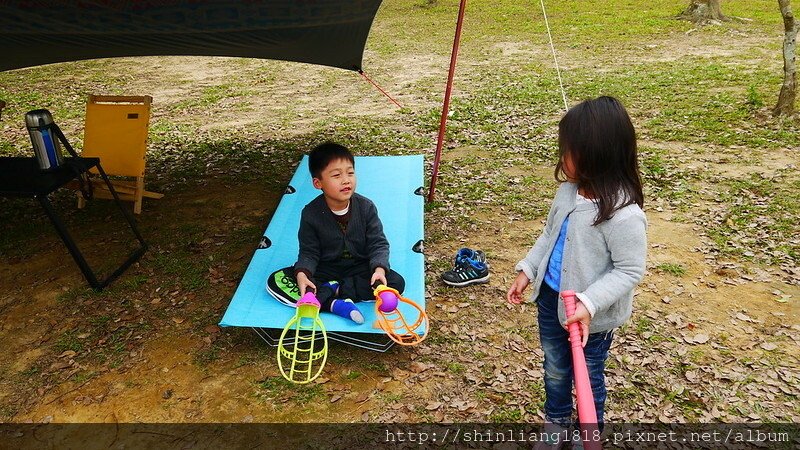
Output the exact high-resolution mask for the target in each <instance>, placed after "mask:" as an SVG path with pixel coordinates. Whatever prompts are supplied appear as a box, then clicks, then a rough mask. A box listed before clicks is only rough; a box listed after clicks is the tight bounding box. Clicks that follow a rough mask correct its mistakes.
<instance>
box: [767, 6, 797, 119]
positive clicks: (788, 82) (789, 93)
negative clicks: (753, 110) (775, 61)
mask: <svg viewBox="0 0 800 450" xmlns="http://www.w3.org/2000/svg"><path fill="white" fill-rule="evenodd" d="M778 5H780V7H781V15H782V16H783V30H784V35H783V85H782V86H781V93H780V95H779V96H778V104H777V105H775V108H774V109H773V110H772V113H773V114H774V115H776V116H780V115H786V116H790V115H792V114H793V113H794V101H795V97H796V90H795V87H796V78H797V71H796V66H795V54H796V52H795V47H796V44H797V28H798V26H797V22H796V21H795V20H794V14H792V7H791V5H790V4H789V0H778Z"/></svg>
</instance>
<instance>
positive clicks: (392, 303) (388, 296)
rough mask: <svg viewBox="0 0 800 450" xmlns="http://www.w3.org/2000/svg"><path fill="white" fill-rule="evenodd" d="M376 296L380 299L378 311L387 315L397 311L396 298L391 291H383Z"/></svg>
mask: <svg viewBox="0 0 800 450" xmlns="http://www.w3.org/2000/svg"><path fill="white" fill-rule="evenodd" d="M378 296H379V297H380V298H381V305H380V306H378V309H380V310H381V311H383V312H385V313H388V312H392V311H394V310H395V309H397V296H396V295H394V292H392V291H383V292H381V293H380V294H378Z"/></svg>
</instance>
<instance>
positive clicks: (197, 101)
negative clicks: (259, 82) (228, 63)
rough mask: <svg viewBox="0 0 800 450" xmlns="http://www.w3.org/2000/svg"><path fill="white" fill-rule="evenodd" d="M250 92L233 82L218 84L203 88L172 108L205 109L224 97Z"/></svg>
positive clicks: (242, 95) (233, 96) (244, 95)
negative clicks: (192, 96) (197, 93)
mask: <svg viewBox="0 0 800 450" xmlns="http://www.w3.org/2000/svg"><path fill="white" fill-rule="evenodd" d="M248 95H250V92H249V91H248V90H247V89H245V88H243V87H242V86H239V85H235V84H220V85H216V86H208V87H205V88H203V90H202V91H201V92H200V93H199V95H196V96H194V98H191V99H188V100H183V101H181V102H179V103H177V104H176V105H174V106H173V108H174V109H178V110H182V109H189V110H191V109H198V108H204V109H207V108H209V107H211V106H216V105H217V104H219V103H220V102H222V101H223V100H225V99H229V98H235V97H246V96H248Z"/></svg>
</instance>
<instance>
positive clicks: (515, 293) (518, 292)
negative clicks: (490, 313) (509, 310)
mask: <svg viewBox="0 0 800 450" xmlns="http://www.w3.org/2000/svg"><path fill="white" fill-rule="evenodd" d="M530 282H531V280H529V279H528V276H527V275H525V272H520V273H518V274H517V278H516V279H515V280H514V282H513V283H511V287H510V288H509V289H508V293H507V294H506V300H508V303H511V304H513V305H519V304H520V303H522V302H523V301H524V299H523V298H522V292H523V291H524V290H525V288H527V287H528V285H529V284H530Z"/></svg>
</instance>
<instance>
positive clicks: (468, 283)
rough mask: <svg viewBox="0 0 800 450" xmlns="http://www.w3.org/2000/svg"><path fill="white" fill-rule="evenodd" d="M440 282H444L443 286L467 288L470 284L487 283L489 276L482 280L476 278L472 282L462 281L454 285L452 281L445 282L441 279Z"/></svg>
mask: <svg viewBox="0 0 800 450" xmlns="http://www.w3.org/2000/svg"><path fill="white" fill-rule="evenodd" d="M442 281H444V284H446V285H448V286H455V287H464V286H469V285H470V284H478V283H488V282H489V275H486V276H485V277H483V278H476V279H474V280H467V281H462V282H461V283H454V282H452V281H447V280H445V279H442Z"/></svg>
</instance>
